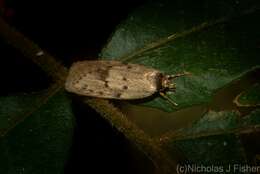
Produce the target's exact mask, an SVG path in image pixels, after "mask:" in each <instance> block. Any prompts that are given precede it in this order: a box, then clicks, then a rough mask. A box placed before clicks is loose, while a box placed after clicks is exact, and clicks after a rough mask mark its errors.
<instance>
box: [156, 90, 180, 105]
mask: <svg viewBox="0 0 260 174" xmlns="http://www.w3.org/2000/svg"><path fill="white" fill-rule="evenodd" d="M159 94H160V95H161V96H162V97H163V98H164V99H165V100H167V101H168V102H169V103H170V104H172V105H173V106H174V107H175V106H178V104H177V103H175V102H174V101H172V99H170V98H169V97H168V96H167V95H166V94H165V93H163V92H159Z"/></svg>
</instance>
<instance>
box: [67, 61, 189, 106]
mask: <svg viewBox="0 0 260 174" xmlns="http://www.w3.org/2000/svg"><path fill="white" fill-rule="evenodd" d="M187 74H188V73H180V74H175V75H167V74H164V73H162V72H160V71H159V70H156V69H153V68H149V67H146V66H143V65H139V64H132V63H123V62H120V61H112V60H111V61H106V60H97V61H80V62H76V63H74V64H73V65H72V66H71V68H70V70H69V75H68V77H67V80H66V83H65V89H66V90H67V91H69V92H72V93H76V94H79V95H83V96H91V97H99V98H106V99H120V100H133V99H142V98H146V97H149V96H152V95H154V94H155V93H159V94H160V95H161V96H162V97H163V98H165V99H166V100H167V101H169V102H170V103H171V104H173V105H174V106H177V103H175V102H174V101H172V100H171V99H170V98H169V97H168V96H167V95H166V91H173V92H174V91H175V90H176V84H175V83H173V82H172V80H173V79H175V78H177V77H180V76H184V75H187Z"/></svg>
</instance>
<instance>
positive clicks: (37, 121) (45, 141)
mask: <svg viewBox="0 0 260 174" xmlns="http://www.w3.org/2000/svg"><path fill="white" fill-rule="evenodd" d="M45 92H46V91H45ZM45 92H40V93H34V94H17V95H15V96H6V97H1V98H0V103H1V108H0V111H1V112H0V122H1V127H0V128H1V133H2V137H1V139H0V151H1V153H0V154H1V155H0V164H1V167H0V173H6V174H16V173H24V174H26V173H27V174H31V173H35V174H40V173H53V174H57V173H62V172H63V169H64V164H65V162H66V159H67V156H68V152H69V148H70V145H71V141H72V135H73V129H74V117H73V114H72V111H71V107H70V101H69V100H68V98H67V97H66V95H65V93H64V91H63V90H62V91H59V92H58V93H56V94H55V95H53V96H48V97H47V98H46V93H45ZM39 104H40V106H39V107H37V109H35V110H33V112H32V109H34V108H35V107H36V105H39ZM26 114H28V115H26ZM18 123H19V124H18ZM13 124H15V125H13ZM16 124H18V125H16ZM11 128H12V129H11ZM7 130H8V131H9V132H8V134H6V133H7V132H5V131H7ZM3 133H5V134H3Z"/></svg>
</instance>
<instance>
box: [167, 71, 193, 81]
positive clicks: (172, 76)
mask: <svg viewBox="0 0 260 174" xmlns="http://www.w3.org/2000/svg"><path fill="white" fill-rule="evenodd" d="M187 75H191V73H189V72H184V73H179V74H174V75H168V78H169V79H175V78H178V77H181V76H187Z"/></svg>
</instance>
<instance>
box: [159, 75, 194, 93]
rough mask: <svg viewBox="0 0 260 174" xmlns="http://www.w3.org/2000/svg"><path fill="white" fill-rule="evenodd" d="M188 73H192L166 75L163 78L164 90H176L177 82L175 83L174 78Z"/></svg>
mask: <svg viewBox="0 0 260 174" xmlns="http://www.w3.org/2000/svg"><path fill="white" fill-rule="evenodd" d="M186 75H191V73H188V72H184V73H180V74H175V75H164V76H163V78H162V90H168V91H173V92H175V90H176V83H174V82H173V80H174V79H176V78H178V77H181V76H186Z"/></svg>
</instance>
